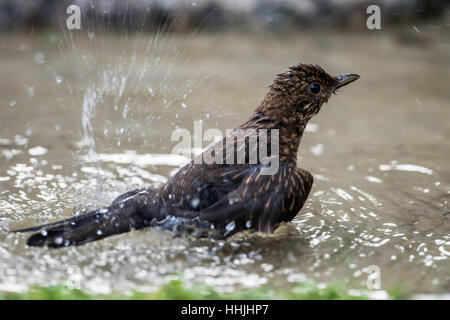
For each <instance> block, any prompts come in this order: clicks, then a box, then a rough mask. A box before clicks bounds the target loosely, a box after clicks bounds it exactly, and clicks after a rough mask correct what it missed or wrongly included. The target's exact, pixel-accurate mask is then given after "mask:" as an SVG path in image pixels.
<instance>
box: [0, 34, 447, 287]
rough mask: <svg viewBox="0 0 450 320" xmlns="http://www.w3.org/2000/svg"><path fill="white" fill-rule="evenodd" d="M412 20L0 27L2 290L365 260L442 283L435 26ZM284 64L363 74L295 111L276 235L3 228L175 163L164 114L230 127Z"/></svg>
mask: <svg viewBox="0 0 450 320" xmlns="http://www.w3.org/2000/svg"><path fill="white" fill-rule="evenodd" d="M416 29H417V30H415V29H413V28H410V29H409V28H407V29H405V30H402V31H399V30H396V31H392V32H388V31H380V32H373V33H370V32H369V33H366V34H336V33H333V32H325V33H324V32H322V33H319V32H312V31H311V32H307V33H303V34H291V35H286V36H284V37H283V38H277V37H275V36H273V35H265V36H263V35H254V34H252V35H250V34H248V35H246V34H239V33H238V32H232V33H228V34H220V35H218V34H184V35H180V34H179V35H160V34H153V35H151V34H147V35H137V36H136V35H128V36H112V35H94V34H90V35H82V36H80V37H79V38H75V39H73V41H70V39H68V38H67V37H65V36H64V34H61V33H51V32H48V33H45V32H44V33H41V34H34V35H32V36H30V35H21V34H20V35H19V34H16V35H14V34H13V35H5V34H3V35H2V36H1V38H0V70H1V71H0V72H1V77H0V230H1V231H0V289H2V290H22V289H25V288H27V286H29V285H32V284H39V285H47V284H50V283H60V282H65V281H69V282H76V283H81V284H82V286H83V287H84V288H87V289H89V290H92V291H95V292H105V291H109V290H124V289H137V290H152V289H154V288H156V287H157V286H159V285H160V284H161V283H164V282H166V281H168V280H169V279H172V278H173V277H177V276H178V275H180V274H181V275H182V277H183V278H184V279H185V280H186V281H187V282H201V283H207V284H211V285H214V286H215V287H217V288H218V289H220V290H232V289H233V288H235V287H242V286H244V287H252V286H259V285H261V284H268V285H272V286H274V287H283V288H290V287H294V286H295V283H296V282H301V281H307V280H314V281H316V282H318V283H328V282H330V281H340V282H344V283H345V284H346V285H348V286H349V287H350V288H355V289H364V288H366V280H367V277H368V273H367V272H368V269H367V268H368V267H370V266H372V267H371V268H372V270H373V268H375V269H376V268H379V270H380V274H381V278H380V279H381V282H380V284H381V289H382V290H389V289H392V288H403V289H406V290H407V291H408V292H411V293H433V294H438V293H448V292H449V291H450V282H449V280H450V263H449V256H450V203H449V201H450V167H449V155H450V142H449V136H450V122H449V121H448V120H449V119H450V106H449V101H450V91H449V80H450V50H449V48H450V36H449V32H448V30H442V29H441V28H432V27H428V28H425V27H423V28H422V27H420V26H419V27H416ZM447 29H448V28H447ZM60 41H61V43H60ZM298 62H307V63H316V64H319V65H321V66H322V67H323V68H324V69H325V70H327V71H328V72H329V73H332V74H340V73H358V74H360V75H361V79H360V80H358V81H357V82H355V83H354V84H352V85H350V86H348V87H346V88H343V89H342V90H341V91H340V93H339V94H338V95H336V96H333V97H332V98H331V99H330V101H329V103H328V104H327V105H325V106H324V107H323V108H322V110H321V112H320V114H319V115H318V116H317V117H315V118H313V119H312V121H311V122H312V123H311V124H310V125H309V126H308V132H307V134H305V136H304V137H303V141H302V144H301V148H300V152H299V160H300V161H299V164H300V165H301V167H303V168H306V169H308V170H309V171H311V172H312V173H313V175H314V177H315V183H314V185H313V189H312V192H311V195H310V198H309V200H308V201H307V203H306V205H305V207H304V208H303V209H302V211H301V212H300V213H299V214H298V215H297V217H296V219H295V220H294V221H293V222H292V223H290V224H287V225H284V226H282V227H280V228H279V229H278V231H277V232H276V233H275V234H273V235H270V236H265V235H259V234H239V235H236V236H233V238H232V239H229V240H226V241H224V240H206V239H204V240H195V239H186V238H173V237H172V235H171V234H170V233H168V232H164V231H160V230H150V229H149V230H144V231H134V232H131V233H129V234H124V235H120V236H115V237H111V238H108V239H105V240H103V241H99V242H96V243H92V244H88V245H86V246H82V247H75V248H65V249H60V250H49V249H43V248H28V247H26V245H25V240H26V237H25V236H24V235H18V234H8V233H7V230H8V229H15V228H21V227H27V226H31V225H34V224H36V223H42V222H46V221H53V220H56V219H60V218H63V217H70V216H71V215H73V214H78V213H79V211H80V210H88V209H91V208H94V207H99V206H101V205H104V204H107V203H109V202H110V201H111V200H112V199H113V198H114V197H116V196H117V195H119V194H120V193H122V192H124V191H126V190H129V189H133V188H136V187H144V186H158V185H161V184H162V183H164V182H165V181H166V180H167V179H168V178H169V177H170V176H171V175H173V174H174V172H175V171H176V170H177V169H178V168H179V167H180V166H182V165H183V164H184V163H185V162H186V161H187V159H185V158H183V157H181V156H176V155H173V154H171V150H172V148H173V147H174V146H175V145H176V144H177V141H173V142H171V140H170V138H171V134H172V132H173V130H174V129H176V128H186V129H188V130H190V131H191V132H193V128H194V121H195V120H202V121H203V129H204V130H206V129H208V128H218V129H220V130H222V131H223V132H224V131H225V129H227V128H234V127H235V126H237V125H239V124H240V123H241V122H243V121H245V120H247V118H248V117H249V116H250V114H251V112H252V111H253V110H254V109H255V108H256V107H257V105H258V103H259V102H260V101H261V100H262V98H263V96H264V94H265V92H266V91H267V86H268V85H269V84H270V83H271V81H272V80H273V78H274V76H275V75H276V74H277V73H280V72H282V71H285V70H286V69H287V67H288V66H290V65H293V64H296V63H298ZM373 266H375V267H373ZM369 270H370V268H369Z"/></svg>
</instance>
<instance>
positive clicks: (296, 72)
mask: <svg viewBox="0 0 450 320" xmlns="http://www.w3.org/2000/svg"><path fill="white" fill-rule="evenodd" d="M358 78H360V76H359V75H357V74H347V75H339V76H331V75H330V74H328V73H327V72H326V71H325V70H324V69H322V67H320V66H318V65H313V64H303V63H299V64H297V65H294V66H292V67H290V68H289V69H288V70H287V71H286V72H284V73H280V74H278V75H277V76H276V78H275V80H274V82H273V83H272V84H271V85H270V86H269V90H268V93H267V94H266V96H265V97H264V98H263V100H262V102H261V103H260V104H259V106H258V107H257V108H256V110H255V111H254V113H253V115H252V116H251V117H250V118H249V120H248V121H246V122H245V123H243V124H242V125H240V126H239V127H237V128H235V129H234V130H233V131H231V132H230V133H229V134H228V135H227V136H226V137H224V138H223V140H221V141H219V142H217V143H216V144H215V145H213V146H212V147H210V148H209V149H207V150H205V151H204V152H203V153H202V154H201V155H199V156H197V157H195V158H194V159H193V160H191V161H190V162H189V163H188V164H186V165H185V166H184V167H182V168H180V170H179V171H177V173H175V174H174V175H173V176H172V177H171V178H170V179H168V180H167V182H166V183H164V184H163V185H162V186H160V187H158V188H141V189H136V190H132V191H129V192H126V193H124V194H122V195H121V196H119V197H118V198H116V199H115V200H114V201H113V202H112V203H111V205H109V206H106V207H103V208H100V209H97V210H93V211H91V212H88V213H85V214H79V215H76V216H74V217H71V218H68V219H64V220H61V221H57V222H53V223H48V224H44V225H40V226H35V227H30V228H26V229H21V230H16V231H15V232H35V233H34V234H32V235H31V236H30V237H29V238H28V240H27V245H29V246H35V247H43V246H47V247H49V248H62V247H68V246H77V245H82V244H85V243H88V242H92V241H95V240H99V239H103V238H106V237H109V236H112V235H117V234H122V233H125V232H128V231H131V230H135V229H143V228H146V227H160V228H162V229H166V230H171V231H172V232H173V233H174V234H175V235H180V234H183V233H185V234H189V235H192V236H194V237H199V238H202V237H211V238H228V237H229V236H231V235H233V234H235V233H237V232H241V231H244V230H252V231H255V232H262V233H265V234H270V233H273V232H274V231H275V230H276V229H277V227H278V226H279V225H280V224H281V223H283V222H289V221H291V220H293V219H294V217H295V216H296V215H297V214H298V212H299V211H300V210H301V209H302V207H303V206H304V204H305V202H306V200H307V198H308V195H309V193H310V190H311V187H312V184H313V176H312V174H311V173H310V172H308V171H307V170H305V169H302V168H300V167H298V166H297V152H298V149H299V145H300V141H301V138H302V136H303V133H304V132H305V127H306V125H307V123H308V121H309V120H310V119H311V118H312V117H313V116H314V115H316V114H317V113H318V112H319V110H320V109H321V107H322V106H323V105H324V104H325V103H326V102H328V99H329V98H330V97H331V96H332V94H334V93H336V91H337V90H338V89H340V88H342V87H344V86H346V85H348V84H349V83H351V82H353V81H355V80H357V79H358ZM239 141H240V143H239ZM255 141H257V143H254V142H255ZM261 150H265V152H260V151H261ZM239 156H240V157H241V158H240V160H241V161H240V162H239V161H236V159H237V158H238V157H239ZM205 159H210V160H211V159H213V160H214V161H206V160H205ZM230 159H231V160H233V161H231V160H230ZM238 160H239V159H238ZM270 161H271V162H270ZM273 163H276V166H272V164H273ZM271 166H272V168H271ZM274 169H275V170H274ZM271 171H273V172H271Z"/></svg>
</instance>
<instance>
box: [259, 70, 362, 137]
mask: <svg viewBox="0 0 450 320" xmlns="http://www.w3.org/2000/svg"><path fill="white" fill-rule="evenodd" d="M358 78H359V76H358V75H356V74H348V75H341V76H331V75H329V74H328V73H327V72H325V71H324V70H323V69H322V68H321V67H319V66H318V65H310V64H298V65H296V66H293V67H291V68H289V70H288V71H287V72H285V73H282V74H279V75H278V76H277V78H276V79H275V81H274V83H273V84H272V85H271V86H270V91H269V93H268V94H267V96H266V98H265V99H264V101H263V103H262V104H261V106H260V107H259V108H258V110H257V111H262V112H263V113H265V114H266V115H270V116H272V117H277V118H279V119H280V120H282V122H284V123H286V124H287V125H289V124H294V125H295V126H299V127H300V128H304V126H306V123H307V122H308V120H309V119H311V117H312V116H313V115H315V114H317V113H318V112H319V110H320V108H321V107H322V105H323V104H324V103H325V102H327V101H328V99H329V98H330V96H331V95H332V94H333V93H336V90H337V89H339V88H341V87H343V86H345V85H347V84H349V83H351V82H353V81H355V80H357V79H358Z"/></svg>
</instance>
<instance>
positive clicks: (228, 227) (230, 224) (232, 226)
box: [225, 220, 236, 235]
mask: <svg viewBox="0 0 450 320" xmlns="http://www.w3.org/2000/svg"><path fill="white" fill-rule="evenodd" d="M235 228H236V223H235V222H234V220H232V221H231V222H228V224H227V225H226V226H225V230H226V232H225V235H227V234H228V233H230V232H232V231H233V230H234V229H235Z"/></svg>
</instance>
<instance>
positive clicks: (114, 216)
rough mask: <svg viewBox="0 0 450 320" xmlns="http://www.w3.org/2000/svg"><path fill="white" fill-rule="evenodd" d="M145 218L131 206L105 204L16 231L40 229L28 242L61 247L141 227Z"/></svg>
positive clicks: (144, 223)
mask: <svg viewBox="0 0 450 320" xmlns="http://www.w3.org/2000/svg"><path fill="white" fill-rule="evenodd" d="M145 225H146V219H145V218H144V217H143V216H142V215H140V214H139V210H136V208H134V207H128V208H121V209H120V210H118V208H117V207H108V208H103V209H99V210H95V211H91V212H89V213H86V214H84V215H80V216H77V217H73V218H69V219H65V220H62V221H57V222H54V223H49V224H45V225H41V226H37V227H32V228H27V229H21V230H16V231H15V232H33V231H39V230H41V232H39V233H35V234H33V235H31V236H30V237H29V238H28V241H27V244H28V245H29V246H34V247H42V246H48V247H51V248H61V247H67V246H72V245H81V244H84V243H87V242H91V241H95V240H99V239H103V238H105V237H108V236H111V235H115V234H121V233H124V232H128V231H130V230H131V229H140V228H142V227H144V226H145Z"/></svg>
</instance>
